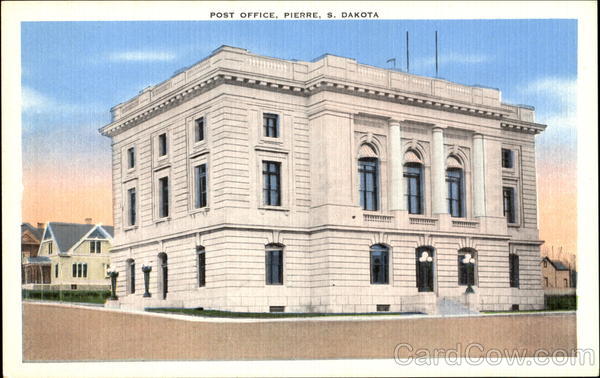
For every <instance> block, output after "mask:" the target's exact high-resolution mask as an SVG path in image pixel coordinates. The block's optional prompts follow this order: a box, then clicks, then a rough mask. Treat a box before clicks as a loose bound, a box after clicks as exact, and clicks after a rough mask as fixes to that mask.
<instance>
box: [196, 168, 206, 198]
mask: <svg viewBox="0 0 600 378" xmlns="http://www.w3.org/2000/svg"><path fill="white" fill-rule="evenodd" d="M206 205H207V197H206V164H200V165H197V166H195V167H194V207H195V208H196V209H199V208H201V207H206Z"/></svg>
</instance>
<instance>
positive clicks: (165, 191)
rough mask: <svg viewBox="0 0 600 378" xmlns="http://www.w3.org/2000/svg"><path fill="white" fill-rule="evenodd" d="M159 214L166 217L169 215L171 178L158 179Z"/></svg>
mask: <svg viewBox="0 0 600 378" xmlns="http://www.w3.org/2000/svg"><path fill="white" fill-rule="evenodd" d="M158 193H159V198H158V203H159V206H158V216H159V217H160V218H166V217H168V216H169V178H168V177H162V178H160V179H159V180H158Z"/></svg>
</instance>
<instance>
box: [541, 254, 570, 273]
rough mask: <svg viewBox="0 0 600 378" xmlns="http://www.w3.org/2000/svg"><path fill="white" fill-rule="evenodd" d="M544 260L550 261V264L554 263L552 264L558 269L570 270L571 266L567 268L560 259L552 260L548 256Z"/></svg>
mask: <svg viewBox="0 0 600 378" xmlns="http://www.w3.org/2000/svg"><path fill="white" fill-rule="evenodd" d="M544 260H547V261H549V262H550V264H552V266H553V267H554V269H556V270H569V268H567V267H566V266H565V265H564V264H563V263H562V262H560V261H558V260H550V259H549V258H548V257H544Z"/></svg>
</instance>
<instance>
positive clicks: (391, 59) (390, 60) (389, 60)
mask: <svg viewBox="0 0 600 378" xmlns="http://www.w3.org/2000/svg"><path fill="white" fill-rule="evenodd" d="M389 62H394V69H396V58H390V59H388V60H387V61H386V63H389Z"/></svg>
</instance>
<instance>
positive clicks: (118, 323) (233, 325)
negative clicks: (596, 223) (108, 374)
mask: <svg viewBox="0 0 600 378" xmlns="http://www.w3.org/2000/svg"><path fill="white" fill-rule="evenodd" d="M23 312H24V314H23V327H24V335H23V339H24V342H23V344H24V345H23V347H24V360H25V361H60V360H63V361H64V360H80V361H81V360H84V361H86V360H95V361H98V360H247V359H339V358H394V350H395V348H396V345H398V344H400V343H406V344H410V345H411V346H412V348H413V354H414V351H415V350H417V349H419V348H429V350H431V349H432V348H444V349H446V350H448V349H457V346H458V351H459V355H461V356H462V355H464V350H465V349H466V348H467V346H468V345H469V344H471V343H477V344H479V345H481V348H479V347H473V348H471V349H470V352H471V353H470V355H471V356H479V355H481V353H485V352H486V351H488V350H490V349H491V348H497V349H500V350H505V349H507V350H513V349H515V348H516V349H518V350H524V349H525V350H526V351H527V355H529V356H531V355H532V354H533V353H534V351H535V350H536V349H539V348H544V349H546V350H548V352H549V353H552V351H554V350H557V349H562V350H571V349H573V348H575V347H576V327H575V324H576V318H575V314H573V313H563V314H561V313H557V314H551V315H536V314H522V315H517V316H477V317H461V318H457V317H454V318H452V317H449V318H434V317H420V318H417V317H414V318H410V317H407V318H406V319H387V320H386V318H385V316H378V317H375V319H376V320H372V321H364V320H358V321H357V320H329V321H319V320H314V319H312V320H298V321H272V320H271V321H259V322H235V321H231V320H229V321H224V322H219V321H214V319H213V321H206V322H205V321H186V320H180V319H173V318H168V317H162V316H155V315H146V314H140V313H126V312H117V311H107V310H104V309H97V308H81V307H68V306H60V305H53V304H42V303H25V304H24V305H23ZM482 349H483V352H482ZM400 352H401V353H400V356H401V357H407V356H409V355H411V352H410V351H409V350H408V348H401V349H400Z"/></svg>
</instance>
